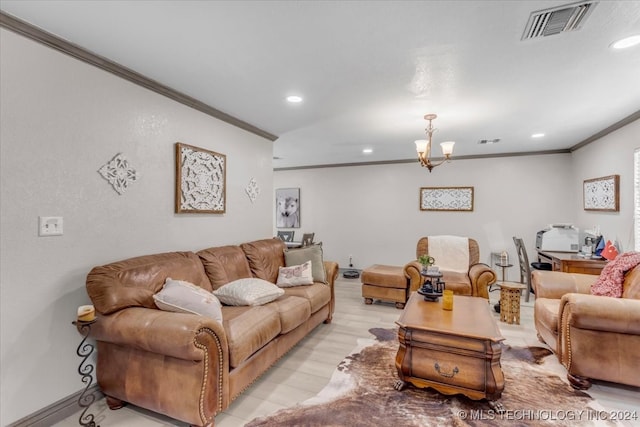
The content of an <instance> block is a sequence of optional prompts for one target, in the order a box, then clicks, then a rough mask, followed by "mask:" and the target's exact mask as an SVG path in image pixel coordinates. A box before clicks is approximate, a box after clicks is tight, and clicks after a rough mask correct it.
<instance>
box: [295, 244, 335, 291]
mask: <svg viewBox="0 0 640 427" xmlns="http://www.w3.org/2000/svg"><path fill="white" fill-rule="evenodd" d="M284 259H285V265H286V266H287V267H288V266H290V265H299V264H302V263H305V262H307V261H311V272H312V274H313V281H314V282H320V283H327V277H326V273H325V271H324V260H323V258H322V246H320V245H311V246H308V247H306V248H300V249H289V250H287V251H285V252H284Z"/></svg>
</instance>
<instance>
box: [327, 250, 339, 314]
mask: <svg viewBox="0 0 640 427" xmlns="http://www.w3.org/2000/svg"><path fill="white" fill-rule="evenodd" d="M324 272H325V276H326V278H327V285H328V286H329V287H330V288H331V303H330V304H331V305H330V310H329V316H328V317H327V320H325V323H331V320H332V319H333V312H334V311H335V309H336V295H335V282H336V279H337V278H338V274H339V272H340V266H339V265H338V263H337V262H335V261H324Z"/></svg>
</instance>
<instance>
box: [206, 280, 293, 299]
mask: <svg viewBox="0 0 640 427" xmlns="http://www.w3.org/2000/svg"><path fill="white" fill-rule="evenodd" d="M213 294H214V295H215V296H217V297H218V299H220V301H222V303H223V304H227V305H262V304H266V303H268V302H271V301H273V300H275V299H276V298H278V297H279V296H281V295H283V294H284V289H280V288H279V287H277V286H276V285H274V284H273V283H271V282H267V281H266V280H262V279H257V278H246V279H238V280H234V281H233V282H230V283H227V284H226V285H224V286H221V287H219V288H218V289H216V290H215V291H213Z"/></svg>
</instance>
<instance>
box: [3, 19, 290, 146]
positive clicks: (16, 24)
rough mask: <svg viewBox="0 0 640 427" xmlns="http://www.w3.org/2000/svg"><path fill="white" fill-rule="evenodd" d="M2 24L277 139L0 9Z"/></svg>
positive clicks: (87, 61)
mask: <svg viewBox="0 0 640 427" xmlns="http://www.w3.org/2000/svg"><path fill="white" fill-rule="evenodd" d="M0 27H2V28H6V29H7V30H10V31H12V32H14V33H16V34H20V35H21V36H24V37H26V38H28V39H31V40H33V41H36V42H38V43H41V44H43V45H45V46H47V47H50V48H52V49H55V50H57V51H59V52H62V53H64V54H67V55H69V56H71V57H73V58H75V59H78V60H80V61H82V62H86V63H87V64H91V65H93V66H95V67H97V68H100V69H101V70H104V71H107V72H109V73H111V74H114V75H116V76H118V77H121V78H123V79H125V80H128V81H130V82H132V83H135V84H136V85H138V86H142V87H144V88H146V89H149V90H151V91H153V92H156V93H158V94H160V95H163V96H166V97H167V98H169V99H171V100H173V101H176V102H179V103H181V104H183V105H186V106H188V107H191V108H193V109H194V110H198V111H200V112H202V113H205V114H207V115H209V116H211V117H215V118H216V119H218V120H221V121H223V122H225V123H228V124H230V125H233V126H235V127H237V128H240V129H243V130H245V131H247V132H251V133H253V134H255V135H258V136H261V137H263V138H266V139H268V140H269V141H275V140H276V139H278V136H276V135H273V134H272V133H269V132H267V131H265V130H262V129H260V128H257V127H256V126H253V125H252V124H249V123H247V122H245V121H243V120H240V119H238V118H236V117H233V116H231V115H229V114H227V113H225V112H223V111H220V110H218V109H216V108H213V107H211V106H210V105H207V104H205V103H204V102H201V101H198V100H197V99H195V98H192V97H191V96H189V95H186V94H184V93H182V92H178V91H177V90H175V89H172V88H170V87H169V86H166V85H163V84H162V83H160V82H157V81H155V80H153V79H150V78H148V77H145V76H143V75H142V74H140V73H137V72H135V71H133V70H131V69H129V68H127V67H124V66H122V65H120V64H118V63H117V62H114V61H111V60H109V59H107V58H105V57H103V56H100V55H97V54H95V53H93V52H91V51H88V50H86V49H84V48H82V47H80V46H78V45H76V44H73V43H70V42H68V41H66V40H64V39H62V38H60V37H58V36H55V35H53V34H51V33H49V32H47V31H44V30H42V29H40V28H38V27H35V26H33V25H31V24H29V23H28V22H25V21H22V20H20V19H18V18H16V17H14V16H12V15H9V14H6V13H4V12H2V11H0Z"/></svg>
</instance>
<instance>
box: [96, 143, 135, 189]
mask: <svg viewBox="0 0 640 427" xmlns="http://www.w3.org/2000/svg"><path fill="white" fill-rule="evenodd" d="M98 173H100V175H102V177H103V178H104V179H106V180H107V181H108V182H109V184H111V186H112V187H113V189H114V190H116V192H117V193H118V194H120V195H122V194H124V192H125V191H127V188H129V184H131V183H132V182H134V181H136V180H137V179H138V178H139V177H140V175H139V174H138V173H137V172H136V171H135V170H134V169H132V168H131V167H130V166H129V161H128V160H127V159H126V158H125V157H124V155H122V153H118V154H116V156H115V157H114V158H113V159H111V160H109V161H108V162H107V163H105V164H104V165H103V166H102V167H101V168H100V169H99V170H98Z"/></svg>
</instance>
